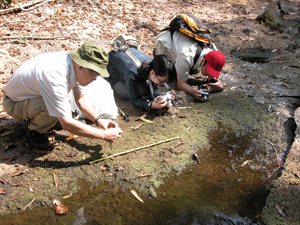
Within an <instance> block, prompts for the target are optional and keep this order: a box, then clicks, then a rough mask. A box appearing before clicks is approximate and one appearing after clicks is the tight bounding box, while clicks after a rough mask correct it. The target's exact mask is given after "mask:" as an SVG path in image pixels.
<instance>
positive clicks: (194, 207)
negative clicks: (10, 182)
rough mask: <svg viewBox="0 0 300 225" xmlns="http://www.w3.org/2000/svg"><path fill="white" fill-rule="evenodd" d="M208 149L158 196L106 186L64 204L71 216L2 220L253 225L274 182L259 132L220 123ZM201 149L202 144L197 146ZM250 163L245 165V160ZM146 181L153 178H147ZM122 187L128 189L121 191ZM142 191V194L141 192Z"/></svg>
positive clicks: (33, 214) (40, 212)
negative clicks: (236, 130) (137, 195)
mask: <svg viewBox="0 0 300 225" xmlns="http://www.w3.org/2000/svg"><path fill="white" fill-rule="evenodd" d="M209 137H210V145H211V147H210V148H209V149H200V148H199V149H198V150H197V154H198V156H199V159H200V164H197V163H196V161H195V163H194V164H193V165H190V166H188V168H187V169H185V170H184V171H183V172H182V173H181V174H180V175H176V174H175V173H172V174H171V176H170V178H168V179H165V181H164V185H163V186H161V187H160V188H159V189H158V190H157V196H158V197H157V198H156V199H154V198H149V197H148V196H142V195H141V196H142V198H143V199H144V202H145V203H144V204H143V203H141V202H139V201H138V200H137V199H135V198H134V196H133V195H132V194H131V193H130V184H128V183H126V181H123V184H122V183H121V186H111V185H112V184H111V183H106V182H103V183H101V184H99V186H98V187H97V188H95V187H92V188H91V187H90V184H88V183H82V184H81V191H80V192H79V193H77V194H76V195H75V196H73V197H72V198H69V199H65V200H63V202H62V203H63V204H64V205H66V206H68V208H69V213H68V214H67V215H64V216H56V215H55V214H54V209H53V208H50V209H49V208H40V209H34V210H31V211H26V212H23V213H19V214H17V215H6V216H2V218H1V220H2V221H1V220H0V222H1V224H15V225H17V224H29V223H30V224H76V225H79V224H101V225H102V224H112V225H114V224H139V225H143V224H151V225H153V224H172V225H181V224H188V225H190V224H197V225H199V224H201V225H202V224H203V225H204V224H205V225H210V224H222V225H223V224H224V225H227V224H254V222H253V221H255V216H256V215H257V214H259V213H260V212H261V210H262V207H263V206H264V204H265V199H266V196H267V193H268V187H269V185H270V181H269V180H268V179H267V172H266V171H268V167H271V165H268V163H266V162H268V160H266V158H267V157H268V156H267V154H265V152H264V151H265V150H264V148H263V147H261V146H260V144H259V142H258V141H257V135H256V134H255V133H248V134H246V135H237V134H236V133H234V132H232V131H231V130H230V129H229V128H224V127H222V126H221V124H219V128H218V129H217V130H216V131H213V132H212V133H210V134H209ZM198 146H201V143H199V145H198ZM247 160H249V161H248V162H249V163H247V164H245V161H247ZM142 179H149V178H147V177H145V178H142ZM122 185H125V186H127V187H128V188H127V189H126V188H125V189H124V188H121V187H122ZM137 191H138V190H137Z"/></svg>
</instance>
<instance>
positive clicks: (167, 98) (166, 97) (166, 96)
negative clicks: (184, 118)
mask: <svg viewBox="0 0 300 225" xmlns="http://www.w3.org/2000/svg"><path fill="white" fill-rule="evenodd" d="M171 99H172V92H171V91H168V92H167V93H165V94H163V95H162V96H161V97H160V98H159V99H158V101H161V100H165V101H166V102H167V106H168V107H171V106H172V100H171Z"/></svg>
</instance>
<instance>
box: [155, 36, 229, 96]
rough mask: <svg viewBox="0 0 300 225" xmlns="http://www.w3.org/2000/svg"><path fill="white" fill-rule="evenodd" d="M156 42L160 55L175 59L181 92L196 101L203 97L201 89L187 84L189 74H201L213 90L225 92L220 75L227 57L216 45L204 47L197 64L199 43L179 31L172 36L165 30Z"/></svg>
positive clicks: (156, 38) (157, 37)
mask: <svg viewBox="0 0 300 225" xmlns="http://www.w3.org/2000/svg"><path fill="white" fill-rule="evenodd" d="M154 41H155V45H156V51H157V53H158V54H159V55H160V54H167V55H169V56H171V57H172V58H173V60H174V62H175V69H176V73H177V86H178V88H179V89H180V90H181V91H184V92H186V93H188V94H190V95H192V96H194V97H195V99H200V98H201V97H202V95H201V93H202V90H201V89H200V90H196V89H194V88H193V87H192V86H190V85H189V84H188V83H187V79H188V75H189V74H191V73H193V74H196V73H199V72H201V73H202V75H204V76H207V79H208V85H209V86H210V87H211V89H212V90H215V91H221V90H223V85H222V83H221V81H220V80H219V74H220V72H221V70H222V68H223V66H224V64H225V56H224V55H223V53H221V52H220V51H218V49H217V48H216V46H215V45H214V44H210V47H207V46H205V45H203V46H202V49H201V51H200V53H199V54H200V55H199V58H198V59H197V60H196V62H195V56H196V53H197V48H198V46H199V42H198V41H196V40H194V39H192V38H190V37H189V36H187V35H185V34H183V33H181V32H178V31H175V32H174V33H173V35H171V32H170V31H168V30H165V31H162V32H161V33H160V34H159V35H158V36H156V37H155V39H154Z"/></svg>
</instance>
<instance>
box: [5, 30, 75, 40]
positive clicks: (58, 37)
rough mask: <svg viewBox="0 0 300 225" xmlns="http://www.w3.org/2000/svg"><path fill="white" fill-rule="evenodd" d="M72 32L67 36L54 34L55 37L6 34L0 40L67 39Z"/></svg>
mask: <svg viewBox="0 0 300 225" xmlns="http://www.w3.org/2000/svg"><path fill="white" fill-rule="evenodd" d="M72 34H75V33H74V32H73V33H71V34H70V35H69V36H65V37H64V36H55V37H38V36H7V37H1V38H0V40H7V39H32V40H52V39H60V40H64V39H68V38H70V37H71V35H72Z"/></svg>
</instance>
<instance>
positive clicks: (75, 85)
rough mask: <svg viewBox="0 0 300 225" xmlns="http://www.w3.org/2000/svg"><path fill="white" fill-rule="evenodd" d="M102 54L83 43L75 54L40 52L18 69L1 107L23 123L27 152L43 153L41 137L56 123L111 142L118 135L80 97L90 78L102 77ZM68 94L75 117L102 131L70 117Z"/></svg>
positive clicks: (104, 56)
mask: <svg viewBox="0 0 300 225" xmlns="http://www.w3.org/2000/svg"><path fill="white" fill-rule="evenodd" d="M107 64H108V54H107V53H106V51H105V50H104V49H103V48H102V47H101V46H99V45H97V44H95V43H92V42H88V43H85V44H83V45H82V46H81V47H80V48H79V49H78V50H77V51H69V52H67V51H62V52H52V53H44V54H40V55H38V56H35V57H33V58H32V59H30V60H28V61H26V62H25V63H23V64H22V65H21V67H20V68H18V69H17V70H16V71H15V72H14V73H13V75H12V76H11V78H10V79H9V81H8V83H7V86H6V87H5V89H4V95H3V105H4V108H5V110H6V112H7V113H8V114H9V115H10V116H12V117H14V118H16V119H22V120H28V121H29V125H28V128H27V131H26V133H27V135H28V137H29V139H30V142H31V144H32V145H33V147H35V148H37V149H48V148H49V147H50V142H49V140H48V138H47V136H46V135H45V134H46V133H47V132H48V131H49V130H50V129H51V128H52V127H53V126H54V125H55V124H56V123H57V122H58V121H59V123H60V124H61V126H62V128H63V129H64V130H66V131H69V132H70V133H73V134H76V135H79V136H83V137H91V138H100V139H103V140H105V141H107V142H115V141H116V140H117V139H118V138H120V137H121V133H122V130H121V129H120V128H119V127H118V124H117V123H115V122H114V121H112V120H107V119H103V118H102V117H101V116H99V115H98V114H97V113H96V110H95V108H94V107H93V105H92V103H91V101H90V100H88V98H86V96H85V95H84V89H85V86H87V85H88V84H89V83H91V82H93V81H94V80H95V79H96V77H98V76H102V77H108V76H109V74H108V72H107V70H106V67H107ZM70 91H73V94H74V98H75V101H76V104H77V105H78V107H79V109H80V110H81V112H82V113H83V114H84V115H85V116H86V117H87V118H88V119H90V120H91V121H94V122H95V124H96V125H97V126H99V127H100V128H102V129H103V130H102V129H97V128H95V127H91V126H89V125H87V124H84V123H81V122H79V121H77V120H75V119H73V118H72V113H71V106H70V103H69V99H68V93H69V92H70Z"/></svg>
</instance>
